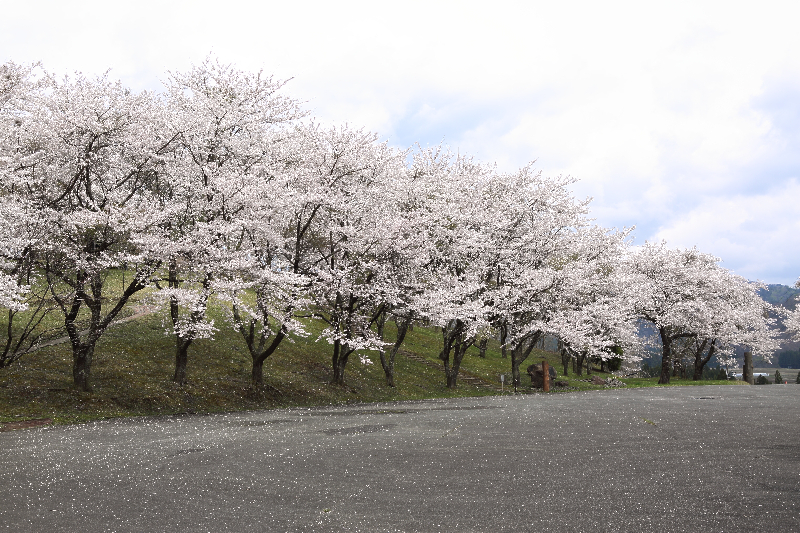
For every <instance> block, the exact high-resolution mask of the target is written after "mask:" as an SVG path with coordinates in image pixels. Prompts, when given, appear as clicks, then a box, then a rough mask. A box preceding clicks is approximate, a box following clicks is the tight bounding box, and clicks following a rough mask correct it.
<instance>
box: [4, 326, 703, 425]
mask: <svg viewBox="0 0 800 533" xmlns="http://www.w3.org/2000/svg"><path fill="white" fill-rule="evenodd" d="M218 318H219V320H218V321H217V324H218V325H219V326H220V331H218V333H217V335H216V337H215V338H214V339H213V340H209V339H206V340H198V341H195V343H194V344H193V345H192V347H191V348H190V350H189V366H188V377H189V383H188V384H187V385H185V386H183V387H180V386H178V385H176V384H174V383H173V382H172V381H171V378H172V374H173V370H174V367H173V364H174V361H173V358H174V344H173V343H174V340H173V338H172V337H171V336H168V335H166V334H165V325H164V324H165V323H166V316H165V315H163V313H161V312H156V313H152V314H147V315H144V316H141V317H139V318H136V319H135V320H129V321H127V322H125V323H122V324H118V325H114V326H113V327H111V328H110V329H109V330H108V331H107V332H106V334H105V336H104V337H103V338H102V339H101V340H100V342H99V344H98V346H97V350H96V352H95V360H94V364H93V368H92V384H93V391H92V392H90V393H86V392H81V391H78V390H75V389H74V388H73V386H72V375H71V362H72V361H71V351H70V348H69V344H68V343H60V344H55V345H51V346H45V347H42V348H40V349H38V350H37V351H35V352H33V353H31V354H28V355H27V356H25V357H24V358H22V359H21V360H19V361H18V362H17V363H15V364H14V365H12V366H11V367H9V368H5V369H0V423H6V424H5V427H6V428H7V429H9V428H13V427H17V426H16V425H15V423H18V422H19V421H23V420H31V419H42V420H46V421H53V422H55V423H74V422H80V421H87V420H95V419H100V418H108V417H119V416H136V415H165V414H182V413H212V412H225V411H237V410H254V409H270V408H276V407H290V406H314V405H333V404H342V403H351V402H376V401H393V400H415V399H423V398H448V397H463V396H481V395H489V394H500V390H499V389H500V380H499V375H500V374H501V373H502V374H506V383H508V382H509V381H510V377H509V376H508V374H509V373H510V361H509V359H504V358H502V357H501V354H500V347H499V345H498V343H497V342H495V341H492V342H490V344H489V348H488V350H487V353H486V358H481V357H479V355H478V350H477V349H476V348H471V349H470V351H469V352H468V354H467V356H466V357H465V358H464V361H463V363H462V371H461V377H462V378H464V379H460V382H459V385H458V387H457V388H456V389H447V388H446V387H445V378H444V372H443V371H442V368H441V361H439V360H438V358H437V355H438V352H439V349H440V343H441V334H440V333H439V332H438V331H437V330H435V329H428V328H422V327H415V328H413V330H412V331H410V332H409V333H408V335H407V337H406V341H405V343H404V345H403V348H402V350H401V353H400V354H398V356H397V359H396V365H395V366H396V368H395V373H396V384H397V387H395V388H391V387H388V386H386V384H385V378H384V374H383V370H382V368H381V366H380V362H379V361H378V358H377V354H376V353H372V354H370V356H371V358H372V359H373V360H374V361H375V362H374V364H372V365H364V364H361V363H360V362H359V360H358V358H357V357H351V358H350V362H349V363H348V365H347V369H346V371H345V381H346V386H344V387H340V386H336V385H331V384H330V379H331V370H330V357H331V347H330V346H329V345H328V344H327V343H325V342H324V341H320V342H317V341H316V335H315V333H318V332H319V330H320V328H321V326H319V325H317V324H314V323H310V324H309V329H310V331H311V335H310V336H309V337H307V338H292V339H291V342H286V341H285V342H284V343H283V344H282V345H281V347H280V348H279V349H278V351H277V352H276V353H275V354H274V355H273V356H272V357H271V358H270V359H268V360H267V362H266V363H265V365H264V381H265V383H264V387H263V388H259V389H254V388H253V387H252V386H251V384H250V364H251V363H250V356H249V353H248V352H247V349H246V347H245V345H244V343H243V341H242V339H241V338H240V337H239V336H238V333H236V332H235V331H233V329H232V328H231V327H230V326H228V325H226V324H225V322H224V320H222V318H221V317H218ZM393 326H394V325H393V324H392V323H389V324H387V333H388V337H389V338H388V340H392V338H393V335H394V334H395V330H394V327H393ZM543 358H544V359H547V360H548V361H549V363H550V364H551V365H554V366H555V367H556V369H557V370H558V371H559V374H560V373H561V370H562V369H561V366H560V359H559V357H558V355H557V354H554V353H549V352H543V351H536V352H535V353H534V354H533V355H532V356H531V357H530V358H529V360H528V361H526V362H525V363H524V364H523V369H524V367H527V365H529V364H531V363H534V362H540V361H541V360H542V359H543ZM523 372H524V370H523ZM559 379H562V378H559ZM585 379H586V376H585V375H584V376H581V377H577V376H574V375H572V373H571V375H570V377H569V383H570V389H571V390H575V389H590V388H602V387H601V386H595V385H590V384H589V383H587V382H586V381H584V380H585ZM628 382H629V384H630V385H634V386H647V385H654V384H655V379H651V380H646V379H633V380H628ZM703 383H708V382H703ZM520 391H521V392H529V391H530V380H529V379H528V376H527V375H524V374H523V387H522V388H521V389H520ZM505 393H506V394H508V393H511V391H509V389H508V388H506V389H505ZM8 423H12V424H8Z"/></svg>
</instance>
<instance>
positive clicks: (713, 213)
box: [654, 180, 800, 285]
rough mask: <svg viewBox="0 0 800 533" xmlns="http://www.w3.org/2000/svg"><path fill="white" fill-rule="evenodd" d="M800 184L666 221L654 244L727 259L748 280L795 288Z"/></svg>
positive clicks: (707, 203) (708, 204) (711, 202)
mask: <svg viewBox="0 0 800 533" xmlns="http://www.w3.org/2000/svg"><path fill="white" fill-rule="evenodd" d="M798 200H800V182H798V180H790V181H789V182H787V183H786V184H784V185H783V186H780V187H777V188H775V189H773V190H770V191H768V192H766V193H763V194H757V195H751V196H743V195H735V196H729V197H723V198H706V199H704V201H703V202H702V203H701V204H700V205H698V206H697V207H695V208H694V209H692V210H690V211H688V212H686V213H681V214H680V215H678V216H676V217H675V218H674V219H672V220H669V221H667V222H666V223H665V224H664V226H663V227H661V228H659V230H658V231H657V232H656V233H655V235H654V238H655V239H656V240H658V239H665V240H666V241H667V242H669V243H670V244H671V245H673V246H681V247H691V246H697V247H698V248H699V249H701V250H703V251H705V252H708V253H712V254H714V255H717V256H718V257H722V258H723V261H724V262H723V264H724V266H725V267H726V268H729V269H732V270H734V271H735V272H736V273H737V274H739V275H742V276H744V277H747V278H749V279H759V278H760V279H762V280H764V281H770V282H779V283H785V284H788V285H791V284H792V283H794V281H795V280H796V279H797V276H798V275H800V268H799V266H800V217H798V215H797V212H798Z"/></svg>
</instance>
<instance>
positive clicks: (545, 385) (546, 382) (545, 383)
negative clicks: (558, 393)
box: [542, 359, 550, 392]
mask: <svg viewBox="0 0 800 533" xmlns="http://www.w3.org/2000/svg"><path fill="white" fill-rule="evenodd" d="M542 389H544V391H545V392H550V369H549V368H547V361H545V360H544V359H542Z"/></svg>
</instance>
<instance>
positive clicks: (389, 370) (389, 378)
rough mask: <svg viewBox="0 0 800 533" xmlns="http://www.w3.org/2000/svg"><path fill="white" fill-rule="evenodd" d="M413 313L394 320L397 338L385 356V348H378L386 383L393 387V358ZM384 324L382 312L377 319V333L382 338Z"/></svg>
mask: <svg viewBox="0 0 800 533" xmlns="http://www.w3.org/2000/svg"><path fill="white" fill-rule="evenodd" d="M412 317H413V315H412V314H408V315H406V316H404V317H403V318H402V319H399V320H395V324H397V338H396V339H395V341H394V344H393V345H392V347H391V348H390V349H389V355H388V357H387V355H386V350H384V349H383V348H381V350H380V359H381V366H382V367H383V373H384V374H385V375H386V385H388V386H389V387H394V386H395V384H394V360H395V357H396V356H397V352H398V350H399V349H400V346H401V345H402V344H403V341H404V340H405V338H406V333H408V331H409V326H410V325H411V320H412ZM385 324H386V315H385V313H384V314H383V318H381V319H379V321H378V335H379V336H380V338H381V339H383V328H384V325H385Z"/></svg>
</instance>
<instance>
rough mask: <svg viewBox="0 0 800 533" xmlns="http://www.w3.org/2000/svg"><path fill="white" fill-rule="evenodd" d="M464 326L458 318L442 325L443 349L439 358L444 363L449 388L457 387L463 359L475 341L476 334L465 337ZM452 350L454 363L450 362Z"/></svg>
mask: <svg viewBox="0 0 800 533" xmlns="http://www.w3.org/2000/svg"><path fill="white" fill-rule="evenodd" d="M464 328H465V325H464V323H463V322H462V321H461V320H458V319H456V320H452V321H450V323H449V324H448V325H447V326H445V327H442V351H441V352H440V353H439V359H441V360H442V363H443V364H444V374H445V378H446V383H447V388H449V389H452V388H455V387H456V382H457V380H458V370H459V368H460V367H461V361H462V359H464V354H466V353H467V348H469V347H470V346H472V344H473V343H474V342H475V337H474V336H473V337H472V338H471V339H466V338H464ZM451 352H452V354H453V362H452V365H451V364H450V353H451Z"/></svg>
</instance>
